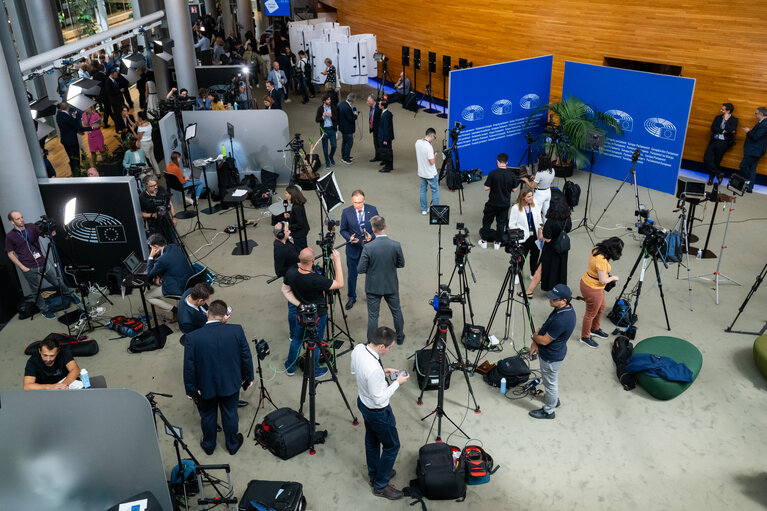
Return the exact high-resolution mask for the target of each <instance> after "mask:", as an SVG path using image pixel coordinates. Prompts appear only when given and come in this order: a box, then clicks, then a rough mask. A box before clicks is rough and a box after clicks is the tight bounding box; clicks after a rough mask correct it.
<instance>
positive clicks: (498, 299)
mask: <svg viewBox="0 0 767 511" xmlns="http://www.w3.org/2000/svg"><path fill="white" fill-rule="evenodd" d="M511 274H512V273H511V267H509V269H508V270H506V276H505V277H504V278H503V283H502V284H501V289H500V290H499V291H498V296H497V297H496V299H495V305H494V306H493V312H491V313H490V319H489V320H488V322H487V326H485V334H486V335H487V333H488V332H489V331H490V327H491V326H493V321H495V315H496V314H497V313H498V307H499V306H500V305H501V302H502V300H503V292H504V291H506V286H508V285H509V278H511Z"/></svg>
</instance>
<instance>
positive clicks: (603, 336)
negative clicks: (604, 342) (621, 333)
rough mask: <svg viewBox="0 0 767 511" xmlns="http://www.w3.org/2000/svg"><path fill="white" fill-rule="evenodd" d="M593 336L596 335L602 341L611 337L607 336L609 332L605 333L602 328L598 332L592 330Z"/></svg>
mask: <svg viewBox="0 0 767 511" xmlns="http://www.w3.org/2000/svg"><path fill="white" fill-rule="evenodd" d="M591 335H596V336H597V337H601V338H602V339H607V338H608V337H610V336H609V335H607V332H605V331H604V330H602V329H601V328H600V329H598V330H594V329H593V328H592V329H591Z"/></svg>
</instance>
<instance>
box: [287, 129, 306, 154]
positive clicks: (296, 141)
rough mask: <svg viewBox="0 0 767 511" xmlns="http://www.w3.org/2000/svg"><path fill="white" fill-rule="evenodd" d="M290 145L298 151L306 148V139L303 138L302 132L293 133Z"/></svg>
mask: <svg viewBox="0 0 767 511" xmlns="http://www.w3.org/2000/svg"><path fill="white" fill-rule="evenodd" d="M288 145H289V146H290V148H291V149H293V151H295V152H298V151H300V150H301V149H303V148H304V141H303V140H301V134H300V133H296V134H295V135H293V138H292V139H291V140H290V142H288Z"/></svg>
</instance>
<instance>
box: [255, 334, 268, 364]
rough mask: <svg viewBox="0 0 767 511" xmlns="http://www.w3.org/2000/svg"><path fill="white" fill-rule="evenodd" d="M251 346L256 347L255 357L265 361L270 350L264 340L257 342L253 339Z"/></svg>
mask: <svg viewBox="0 0 767 511" xmlns="http://www.w3.org/2000/svg"><path fill="white" fill-rule="evenodd" d="M253 344H254V345H255V346H256V355H257V356H258V359H259V360H263V359H265V358H266V357H267V356H268V355H269V354H270V353H271V350H270V349H269V343H267V342H266V341H265V340H263V339H261V340H259V341H257V340H255V339H253Z"/></svg>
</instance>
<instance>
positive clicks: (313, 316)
mask: <svg viewBox="0 0 767 511" xmlns="http://www.w3.org/2000/svg"><path fill="white" fill-rule="evenodd" d="M298 322H299V323H300V324H302V325H304V326H309V325H316V324H317V305H316V304H314V303H308V304H303V305H299V307H298Z"/></svg>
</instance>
